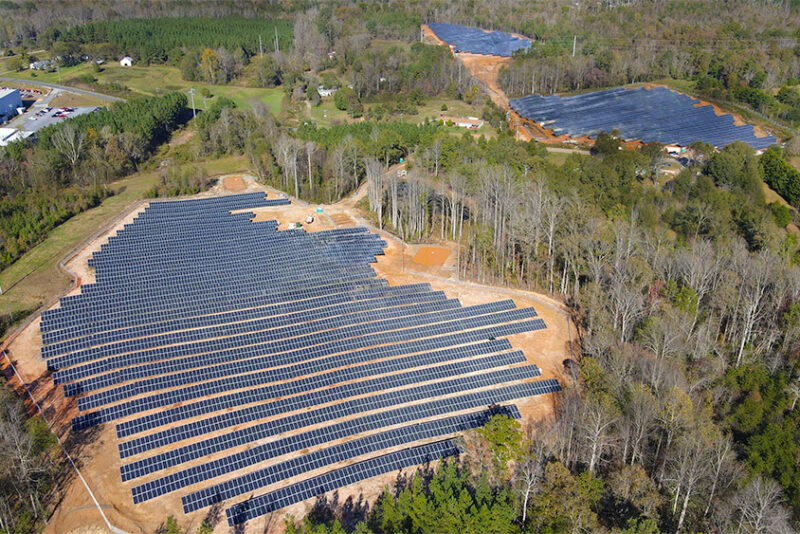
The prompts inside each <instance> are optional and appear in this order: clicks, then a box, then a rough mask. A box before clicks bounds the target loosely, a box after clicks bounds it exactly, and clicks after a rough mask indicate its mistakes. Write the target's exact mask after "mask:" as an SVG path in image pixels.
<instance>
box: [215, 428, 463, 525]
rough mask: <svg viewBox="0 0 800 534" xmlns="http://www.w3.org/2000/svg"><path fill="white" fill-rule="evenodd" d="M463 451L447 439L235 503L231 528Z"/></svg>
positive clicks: (229, 519) (379, 457)
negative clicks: (366, 481)
mask: <svg viewBox="0 0 800 534" xmlns="http://www.w3.org/2000/svg"><path fill="white" fill-rule="evenodd" d="M459 452H460V451H459V450H458V448H457V447H456V446H455V444H454V443H453V442H452V441H450V440H445V441H439V442H436V443H431V444H428V445H423V446H420V447H413V448H410V449H403V450H400V451H397V452H392V453H389V454H385V455H383V456H378V457H377V458H370V459H369V460H365V461H363V462H358V463H356V464H353V465H348V466H347V467H342V468H341V469H336V470H334V471H329V472H327V473H324V474H322V475H318V476H315V477H313V478H309V479H307V480H303V481H302V482H297V483H295V484H290V485H288V486H284V487H282V488H279V489H277V490H274V491H270V492H269V493H266V494H264V495H260V496H258V497H255V498H252V499H248V500H246V501H244V502H241V503H238V504H235V505H233V506H231V507H230V508H228V509H227V510H226V511H225V514H226V516H227V518H228V525H230V526H235V525H238V524H241V523H244V522H246V521H248V520H249V519H254V518H256V517H259V516H262V515H266V514H268V513H270V512H274V511H275V510H280V509H281V508H284V507H286V506H289V505H292V504H295V503H298V502H302V501H304V500H306V499H310V498H312V497H316V496H318V495H322V494H324V493H326V492H329V491H333V490H335V489H338V488H341V487H343V486H347V485H349V484H353V483H355V482H360V481H362V480H366V479H368V478H372V477H376V476H378V475H383V474H385V473H391V472H392V471H397V470H399V469H404V468H406V467H411V466H414V465H420V464H425V463H429V462H432V461H434V460H438V459H440V458H446V457H448V456H455V455H457V454H459Z"/></svg>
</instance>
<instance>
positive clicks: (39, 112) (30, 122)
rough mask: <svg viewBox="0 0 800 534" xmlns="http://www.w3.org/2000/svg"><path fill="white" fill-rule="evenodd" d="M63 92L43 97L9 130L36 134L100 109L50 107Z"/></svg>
mask: <svg viewBox="0 0 800 534" xmlns="http://www.w3.org/2000/svg"><path fill="white" fill-rule="evenodd" d="M60 93H61V91H60V90H58V89H53V90H52V91H50V92H49V93H48V94H46V95H44V96H43V97H41V98H40V99H39V100H37V101H36V102H34V103H33V105H32V106H30V107H29V108H28V109H27V110H26V111H25V113H23V114H22V115H19V116H18V117H16V118H15V119H13V120H12V121H11V122H9V124H8V125H7V126H8V127H9V128H16V129H18V130H20V131H24V132H36V131H38V130H41V129H42V128H45V127H47V126H50V125H51V124H55V123H57V122H59V121H62V120H64V119H68V118H72V117H77V116H78V115H84V114H86V113H91V112H92V111H94V110H95V109H100V108H98V107H95V106H91V107H55V106H50V105H49V104H50V101H51V100H53V99H54V98H55V97H56V96H58V94H60Z"/></svg>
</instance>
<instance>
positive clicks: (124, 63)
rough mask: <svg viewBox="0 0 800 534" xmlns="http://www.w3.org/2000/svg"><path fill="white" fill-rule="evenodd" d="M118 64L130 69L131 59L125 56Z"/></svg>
mask: <svg viewBox="0 0 800 534" xmlns="http://www.w3.org/2000/svg"><path fill="white" fill-rule="evenodd" d="M119 64H120V65H122V66H123V67H131V66H133V58H132V57H131V56H125V57H124V58H122V59H120V60H119Z"/></svg>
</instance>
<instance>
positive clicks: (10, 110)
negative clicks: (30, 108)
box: [0, 89, 22, 122]
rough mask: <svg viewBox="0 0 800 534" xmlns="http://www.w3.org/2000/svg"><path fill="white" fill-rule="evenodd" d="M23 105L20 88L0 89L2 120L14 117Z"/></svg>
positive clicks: (0, 119)
mask: <svg viewBox="0 0 800 534" xmlns="http://www.w3.org/2000/svg"><path fill="white" fill-rule="evenodd" d="M21 107H22V97H21V96H20V94H19V89H0V122H5V121H7V120H8V119H10V118H11V117H14V116H15V115H16V114H17V112H18V110H19V109H20V108H21Z"/></svg>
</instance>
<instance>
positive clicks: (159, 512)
mask: <svg viewBox="0 0 800 534" xmlns="http://www.w3.org/2000/svg"><path fill="white" fill-rule="evenodd" d="M235 176H236V177H237V178H239V179H242V180H243V182H244V185H245V191H248V192H249V191H255V190H261V191H264V190H266V191H267V193H268V198H275V197H277V196H278V192H277V191H274V190H271V189H266V188H263V187H261V186H259V185H258V184H256V183H255V182H254V180H253V179H252V178H250V177H247V176H244V177H242V175H241V174H237V175H235ZM233 181H235V182H238V180H233ZM231 182H232V180H225V179H223V180H222V181H221V183H220V185H218V186H217V187H216V188H215V189H214V190H213V191H211V192H209V193H205V194H203V195H202V196H213V195H216V194H221V193H222V191H223V189H224V188H225V186H226V184H230V183H231ZM362 193H363V188H362V190H360V191H358V192H357V193H356V194H355V195H353V196H352V197H350V198H348V199H345V200H343V201H341V202H339V203H337V204H333V205H326V206H315V205H312V206H308V205H305V204H303V203H293V204H291V205H289V206H278V207H269V208H256V209H254V211H256V212H258V213H259V217H258V218H259V219H274V220H277V221H278V222H279V223H280V226H279V228H285V227H286V225H287V223H288V222H292V221H296V220H302V219H303V218H304V217H305V215H307V214H308V213H311V212H312V211H314V210H315V209H316V208H318V207H319V208H322V210H323V213H322V214H317V217H316V220H315V221H314V223H312V224H311V225H309V226H308V230H309V231H311V232H316V231H320V230H324V229H331V228H334V227H335V225H336V223H335V222H334V221H345V220H351V221H355V222H357V223H359V224H363V223H364V220H363V218H362V217H361V215H360V213H359V212H358V211H357V210H356V209H355V208H354V204H355V202H356V201H357V199H358V198H359V197H360V195H361V194H362ZM132 217H133V215H132V214H131V215H128V216H126V217H125V218H123V219H122V220H119V221H118V222H117V223H116V224H115V225H114V227H113V228H110V229H109V230H108V231H106V232H104V233H103V234H102V235H100V236H98V237H97V238H95V239H94V240H92V241H91V242H90V243H88V244H87V245H86V247H84V248H83V249H82V250H81V251H80V253H79V254H77V255H76V256H75V257H74V258H73V259H72V260H71V261H70V263H69V265H68V267H69V268H70V269H71V270H72V271H74V272H75V273H76V274H77V275H78V276H79V277H80V278H81V279H82V281H83V282H84V283H90V282H92V281H93V280H94V273H93V270H92V269H89V268H88V266H87V264H86V262H87V260H88V258H89V256H90V254H91V253H92V251H95V250H97V249H98V248H99V246H100V245H101V244H102V243H104V242H105V241H106V240H107V239H108V237H109V236H110V235H113V234H114V233H115V232H116V231H117V230H118V229H120V228H121V227H122V225H123V224H125V223H128V222H131V221H132ZM372 231H376V230H374V229H372ZM87 233H88V232H87ZM380 234H381V236H382V237H383V238H384V239H385V240H386V241H387V243H388V247H387V248H386V250H385V255H384V256H379V257H378V261H377V263H375V264H373V267H374V268H375V270H376V271H377V274H378V276H380V277H384V278H386V279H387V280H388V281H389V283H390V286H396V285H398V284H409V283H420V282H428V283H430V284H431V286H432V289H433V290H442V291H444V292H445V294H446V295H447V297H449V298H458V299H459V300H460V301H461V303H462V304H463V305H464V306H472V305H477V304H481V303H488V302H496V301H499V300H502V299H507V298H511V299H513V300H514V303H515V304H516V305H517V306H518V307H527V306H535V307H536V310H537V312H538V314H539V316H540V317H541V318H542V319H544V321H545V323H546V325H547V329H546V330H541V331H535V332H526V333H522V334H514V335H511V336H509V337H508V339H509V341H510V343H511V346H512V347H513V348H515V349H521V350H522V351H523V353H524V355H525V358H526V359H527V361H528V363H535V364H536V365H538V366H539V367H540V368H541V369H542V378H553V377H556V378H560V379H562V380H563V378H564V377H563V376H562V369H563V366H562V361H563V360H564V359H565V358H569V357H570V356H571V354H570V349H569V344H568V341H569V339H570V332H569V323H568V321H567V319H566V317H565V315H564V314H563V311H562V308H561V305H560V304H559V303H557V302H555V301H552V300H550V299H548V298H546V297H542V296H539V295H536V294H533V293H528V292H522V291H515V290H505V289H502V288H492V287H487V286H480V285H477V284H471V283H465V282H459V281H457V280H455V279H454V271H453V266H454V262H455V256H456V255H455V252H454V250H453V248H452V244H450V245H448V244H447V243H442V244H440V245H439V246H437V247H428V246H417V245H406V246H403V245H402V244H401V243H400V242H399V241H398V240H396V239H394V238H393V237H391V236H390V235H389V234H386V233H382V232H380ZM448 249H449V250H448ZM426 251H429V252H431V251H433V252H435V254H434V253H433V252H431V253H430V254H426ZM419 254H421V256H418V255H419ZM423 257H424V258H425V260H424V261H423ZM415 259H419V260H420V261H415ZM434 260H435V261H434ZM79 291H80V289H78V290H75V291H73V294H75V293H78V292H79ZM40 343H41V341H40V337H39V334H38V321H36V322H35V323H33V324H32V325H31V326H30V327H29V328H27V329H26V330H25V331H23V332H22V334H21V335H20V337H19V338H17V340H16V341H15V343H13V344H12V345H11V346H10V353H11V357H12V358H13V359H14V360H15V361H16V362H17V364H18V365H19V367H20V370H21V371H22V372H23V377H24V379H25V380H26V381H36V383H37V384H38V387H37V389H36V391H35V395H36V396H37V398H42V399H47V406H49V407H51V408H50V411H49V417H50V418H51V420H52V419H55V420H56V423H57V424H56V427H55V428H56V429H60V431H62V432H64V433H69V430H67V429H66V428H65V427H66V423H67V421H68V419H69V418H70V417H71V416H73V415H75V414H76V407H75V400H74V398H71V399H64V398H63V396H62V395H61V393H60V388H58V389H56V390H54V389H53V386H52V380H51V379H50V378H49V377H45V376H43V372H44V366H43V363H42V360H41V358H40V356H39V346H40ZM516 404H517V405H518V407H519V409H520V411H521V413H522V415H523V418H524V419H525V420H531V419H538V418H541V417H546V416H548V415H549V414H551V413H552V409H553V404H552V396H551V395H547V396H544V397H533V398H530V399H528V400H524V401H520V402H516ZM290 433H291V434H294V433H295V431H292V432H290ZM281 436H282V435H281ZM118 443H119V440H118V439H117V438H116V436H115V433H114V429H113V425H110V424H109V425H104V426H102V427H99V434H98V435H97V436H96V437H95V438H94V439H93V440H92V442H91V443H90V444H89V445H87V446H86V447H85V448H84V449H83V450H82V451H81V452H80V455H79V457H78V460H79V461H80V465H81V469H82V473H83V475H84V477H86V479H87V482H88V484H89V486H90V487H91V488H92V489H93V491H94V493H95V495H96V496H97V497H98V499H99V500H100V505H101V506H102V507H103V509H104V511H105V513H106V515H108V517H109V519H110V520H111V522H112V523H113V524H114V525H115V526H118V527H120V528H122V529H124V530H126V531H128V532H153V531H154V530H156V528H157V527H158V526H159V525H160V524H161V523H162V522H163V520H164V519H165V518H166V516H167V515H174V516H176V517H178V518H179V520H180V522H181V525H182V526H183V527H189V528H190V529H191V530H192V531H193V530H196V529H197V527H198V525H199V524H200V522H201V521H202V520H203V519H204V518H205V517H206V512H207V511H206V510H198V511H196V512H193V513H191V514H189V515H188V516H183V515H182V514H181V513H180V512H179V510H180V507H181V501H180V499H179V498H178V497H179V496H178V495H177V494H175V493H169V494H166V495H164V496H162V497H159V498H156V499H153V500H150V501H146V502H144V503H142V504H139V505H133V504H132V503H131V497H130V491H131V487H132V486H133V485H134V482H127V483H121V482H120V478H119V468H120V466H121V465H122V461H120V459H119V455H118V453H117V450H116V449H117V444H118ZM234 450H244V449H242V448H239V449H234ZM315 450H317V449H316V448H312V449H311V450H308V449H306V450H303V451H302V452H301V455H305V454H308V453H309V452H314V451H315ZM388 450H393V449H387V451H388ZM216 457H220V455H216V456H213V457H212V458H216ZM291 457H293V456H287V457H281V458H279V460H285V459H287V458H291ZM361 458H363V457H361ZM361 458H359V459H361ZM353 461H354V460H353V459H351V460H348V461H346V462H344V463H343V464H340V465H347V464H349V463H352V462H353ZM272 463H274V462H272ZM197 464H198V461H193V462H189V463H187V464H186V465H185V466H182V467H191V466H194V465H197ZM264 465H268V464H264V463H261V464H258V465H257V467H263V466H264ZM173 471H174V469H171V470H170V471H169V472H173ZM316 472H317V471H315V472H314V473H316ZM395 476H396V473H395V472H392V473H390V474H387V475H384V476H381V477H377V478H373V479H368V480H365V481H363V482H356V483H353V484H351V485H349V486H346V487H345V488H342V489H341V490H339V492H338V496H339V499H340V502H343V501H344V499H345V498H346V497H348V496H353V497H354V498H356V499H358V498H359V497H361V498H363V499H365V501H366V502H372V501H374V499H375V498H376V497H377V496H378V495H379V494H380V492H381V491H382V489H383V486H384V484H391V483H392V481H393V480H394V477H395ZM151 478H152V477H149V478H147V479H145V480H149V479H151ZM224 479H225V478H219V479H215V482H216V481H219V480H224ZM294 480H295V479H288V480H287V481H286V482H292V481H294ZM284 484H285V483H284ZM190 489H195V488H194V487H192V488H190ZM260 493H263V491H256V494H260ZM312 503H313V500H309V501H305V502H302V503H298V504H295V505H292V506H291V507H289V508H288V509H286V510H285V511H287V512H291V513H294V514H295V515H302V514H304V513H305V512H306V511H307V510H308V508H309V507H310V505H311V504H312ZM93 526H96V527H102V523H101V519H100V515H99V513H98V511H97V509H96V508H95V507H94V506H92V503H91V501H90V499H89V497H88V495H87V494H86V493H85V490H84V489H83V487H82V486H81V485H80V484H77V483H74V482H73V483H72V484H71V485H70V487H69V488H67V491H66V493H65V495H64V496H63V500H62V501H61V505H60V506H59V508H58V509H57V511H56V514H55V516H54V517H53V519H52V521H51V522H50V524H49V525H48V527H47V529H46V532H53V533H62V532H73V531H75V529H78V528H87V527H93ZM282 527H283V524H282V514H273V515H272V516H267V517H262V518H260V519H257V520H254V521H251V522H249V523H248V531H251V530H252V531H258V532H262V531H266V532H280V531H281V530H282ZM228 531H229V529H228V527H227V525H226V524H225V521H224V517H223V520H222V521H221V522H220V523H219V524H217V526H216V528H215V530H214V532H228Z"/></svg>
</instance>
